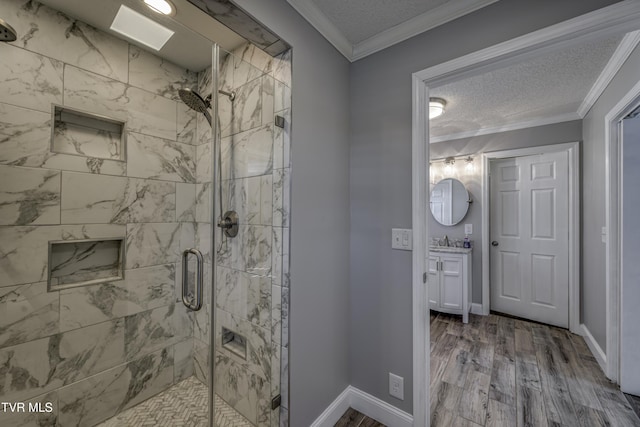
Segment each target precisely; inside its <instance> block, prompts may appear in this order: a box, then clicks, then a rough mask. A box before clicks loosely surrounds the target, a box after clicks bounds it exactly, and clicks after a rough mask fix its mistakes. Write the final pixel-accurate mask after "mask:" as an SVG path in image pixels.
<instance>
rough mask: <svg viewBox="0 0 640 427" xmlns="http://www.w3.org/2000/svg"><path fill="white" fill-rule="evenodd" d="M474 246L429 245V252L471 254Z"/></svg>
mask: <svg viewBox="0 0 640 427" xmlns="http://www.w3.org/2000/svg"><path fill="white" fill-rule="evenodd" d="M471 251H472V248H456V247H454V246H429V252H446V253H449V254H470V253H471Z"/></svg>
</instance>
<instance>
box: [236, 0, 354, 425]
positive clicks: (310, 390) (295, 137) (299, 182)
mask: <svg viewBox="0 0 640 427" xmlns="http://www.w3.org/2000/svg"><path fill="white" fill-rule="evenodd" d="M237 3H238V5H239V6H241V7H243V8H244V9H245V10H247V11H248V12H249V13H251V14H252V15H253V16H255V17H256V18H257V19H258V20H260V21H261V22H262V23H264V24H266V25H267V26H268V27H269V28H271V29H272V30H273V31H274V32H276V33H277V34H278V35H279V36H280V37H282V38H284V39H285V40H286V41H287V42H289V43H290V44H291V45H292V46H293V83H292V89H293V104H292V112H293V118H292V139H291V141H292V142H291V144H292V149H291V154H292V169H291V174H292V176H291V186H292V194H291V221H292V223H291V318H290V325H291V326H290V328H291V329H290V359H289V366H290V375H291V383H290V384H291V385H290V399H291V400H290V405H291V406H290V409H291V425H292V426H308V425H310V424H311V423H312V421H313V420H315V419H316V418H317V417H318V416H319V415H320V414H321V413H322V411H324V409H326V408H327V406H329V404H330V403H331V402H332V401H333V400H334V399H335V398H336V397H337V396H338V395H339V394H340V393H341V392H342V391H343V390H344V389H345V388H346V387H347V385H348V384H349V366H348V352H349V337H348V327H347V325H348V323H349V290H348V288H349V221H348V220H347V218H346V216H347V213H348V212H349V186H348V182H349V141H348V136H349V135H348V131H349V128H348V126H349V109H348V108H349V63H348V61H347V60H346V59H344V57H342V55H340V54H339V53H338V52H337V51H336V50H335V49H334V48H333V47H332V46H331V45H330V44H329V43H328V42H327V41H326V40H325V39H324V38H323V37H322V36H320V34H319V33H317V32H316V31H315V30H314V29H313V28H312V27H311V26H310V25H309V24H308V23H307V22H306V21H305V20H304V19H303V18H301V17H300V15H298V14H297V12H295V11H294V9H293V8H291V6H289V4H288V3H286V2H285V1H284V0H262V1H251V0H238V1H237Z"/></svg>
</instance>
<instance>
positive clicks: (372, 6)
mask: <svg viewBox="0 0 640 427" xmlns="http://www.w3.org/2000/svg"><path fill="white" fill-rule="evenodd" d="M452 1H458V0H348V1H345V0H313V2H314V3H315V4H316V6H317V7H318V8H319V9H320V11H321V12H322V13H324V14H325V15H326V16H327V17H328V18H329V20H331V21H332V22H333V24H334V25H335V26H336V27H338V29H339V30H340V31H341V32H342V33H343V34H344V36H345V37H346V38H347V39H348V40H349V41H350V42H351V43H352V44H356V43H359V42H361V41H363V40H366V39H368V38H369V37H371V36H374V35H376V34H378V33H380V32H382V31H384V30H387V29H389V28H391V27H393V26H395V25H398V24H400V23H402V22H405V21H407V20H409V19H411V18H413V17H415V16H417V15H421V14H423V13H425V12H429V11H430V10H433V9H435V8H436V7H438V6H442V5H443V4H445V3H450V2H452Z"/></svg>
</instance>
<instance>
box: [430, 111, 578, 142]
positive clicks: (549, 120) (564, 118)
mask: <svg viewBox="0 0 640 427" xmlns="http://www.w3.org/2000/svg"><path fill="white" fill-rule="evenodd" d="M573 120H582V117H581V116H580V115H578V113H566V114H559V115H557V116H552V117H543V118H538V119H533V120H526V121H523V122H517V123H510V124H506V125H503V126H493V127H487V128H482V129H477V130H472V131H467V132H460V133H453V134H450V135H443V136H434V137H429V143H430V144H434V143H436V142H444V141H453V140H454V139H462V138H471V137H474V136H482V135H490V134H493V133H501V132H509V131H512V130H518V129H526V128H532V127H536V126H545V125H552V124H555V123H563V122H570V121H573Z"/></svg>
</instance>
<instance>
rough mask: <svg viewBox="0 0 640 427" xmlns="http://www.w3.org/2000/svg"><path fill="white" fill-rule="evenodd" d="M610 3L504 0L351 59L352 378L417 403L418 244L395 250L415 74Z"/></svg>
mask: <svg viewBox="0 0 640 427" xmlns="http://www.w3.org/2000/svg"><path fill="white" fill-rule="evenodd" d="M611 3H615V1H611V0H589V1H581V0H565V1H561V2H558V1H553V0H541V1H536V2H532V1H530V0H509V1H500V2H497V3H494V4H492V5H491V6H488V7H486V8H483V9H481V10H479V11H476V12H474V13H472V14H469V15H467V16H464V17H462V18H459V19H457V20H455V21H452V22H450V23H448V24H445V25H443V26H440V27H437V28H434V29H432V30H430V31H427V32H426V33H423V34H421V35H418V36H416V37H413V38H411V39H409V40H406V41H404V42H402V43H400V44H397V45H395V46H392V47H390V48H388V49H385V50H383V51H381V52H379V53H377V54H374V55H371V56H369V57H367V58H364V59H362V60H360V61H358V62H356V63H354V64H353V65H352V66H351V86H350V91H351V97H350V102H351V105H350V112H351V125H350V127H351V139H350V141H351V142H350V144H351V153H350V173H351V175H350V188H351V283H350V292H351V298H350V311H351V313H350V316H351V322H350V334H349V336H350V339H351V340H350V351H349V353H350V356H349V357H350V364H349V367H350V374H351V384H352V385H353V386H355V387H358V388H359V389H361V390H363V391H365V392H367V393H370V394H372V395H374V396H376V397H378V398H380V399H382V400H385V401H387V402H389V403H390V404H392V405H395V406H397V407H398V408H400V409H402V410H405V411H408V412H411V411H412V399H413V397H412V389H413V383H412V380H411V378H412V374H413V372H412V326H411V324H412V320H411V253H410V252H404V251H395V250H392V249H391V228H393V227H398V228H410V227H411V73H413V72H416V71H419V70H422V69H425V68H427V67H430V66H433V65H436V64H439V63H442V62H444V61H447V60H450V59H454V58H457V57H460V56H463V55H465V54H468V53H471V52H474V51H477V50H480V49H483V48H486V47H489V46H492V45H495V44H497V43H500V42H503V41H505V40H509V39H512V38H514V37H518V36H521V35H524V34H527V33H529V32H532V31H535V30H538V29H540V28H543V27H546V26H549V25H552V24H556V23H558V22H562V21H564V20H567V19H570V18H572V17H575V16H578V15H581V14H584V13H587V12H590V11H592V10H595V9H598V8H601V7H604V6H606V5H609V4H611ZM294 185H295V184H294ZM294 215H296V214H295V211H294ZM598 227H600V225H598ZM294 262H295V261H294ZM293 324H294V325H295V320H294V321H293ZM389 372H393V373H395V374H397V375H400V376H402V377H404V379H405V384H404V385H405V393H404V397H405V399H404V401H400V400H397V399H395V398H392V397H390V396H389V393H388V373H389Z"/></svg>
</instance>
